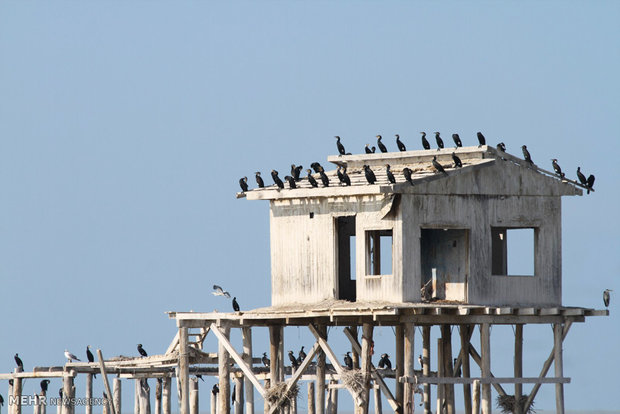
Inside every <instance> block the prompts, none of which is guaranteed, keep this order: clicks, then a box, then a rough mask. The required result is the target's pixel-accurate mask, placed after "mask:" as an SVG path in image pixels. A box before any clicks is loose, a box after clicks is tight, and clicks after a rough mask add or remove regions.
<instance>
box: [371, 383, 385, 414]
mask: <svg viewBox="0 0 620 414" xmlns="http://www.w3.org/2000/svg"><path fill="white" fill-rule="evenodd" d="M373 391H374V394H375V414H383V407H382V403H381V390H380V389H379V388H375V389H373Z"/></svg>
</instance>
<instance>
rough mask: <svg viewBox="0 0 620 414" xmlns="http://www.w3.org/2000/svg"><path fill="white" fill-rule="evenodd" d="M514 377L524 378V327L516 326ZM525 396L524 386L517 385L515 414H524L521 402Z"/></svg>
mask: <svg viewBox="0 0 620 414" xmlns="http://www.w3.org/2000/svg"><path fill="white" fill-rule="evenodd" d="M514 375H515V378H521V377H522V376H523V325H522V324H517V325H515V358H514ZM522 395H523V385H522V384H517V383H515V401H516V406H515V410H514V413H515V414H524V412H523V407H521V404H520V401H521V396H522Z"/></svg>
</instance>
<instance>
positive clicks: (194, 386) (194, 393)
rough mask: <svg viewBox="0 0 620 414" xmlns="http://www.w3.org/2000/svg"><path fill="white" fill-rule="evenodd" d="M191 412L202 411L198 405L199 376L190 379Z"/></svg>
mask: <svg viewBox="0 0 620 414" xmlns="http://www.w3.org/2000/svg"><path fill="white" fill-rule="evenodd" d="M189 413H190V414H199V413H200V411H199V406H198V378H191V379H190V380H189Z"/></svg>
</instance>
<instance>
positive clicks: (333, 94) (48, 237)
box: [0, 1, 620, 409]
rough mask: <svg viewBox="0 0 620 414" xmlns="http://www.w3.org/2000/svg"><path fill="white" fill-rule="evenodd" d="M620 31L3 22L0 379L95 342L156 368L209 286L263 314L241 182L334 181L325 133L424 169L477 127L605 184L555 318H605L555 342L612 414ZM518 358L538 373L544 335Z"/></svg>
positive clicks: (592, 11)
mask: <svg viewBox="0 0 620 414" xmlns="http://www.w3.org/2000/svg"><path fill="white" fill-rule="evenodd" d="M618 21H620V3H618V2H611V1H599V2H587V1H582V2H579V1H572V2H556V1H545V2H538V1H536V2H534V1H525V2H515V1H504V2H494V1H461V2H450V1H447V2H430V1H425V2H395V1H392V2H370V1H366V2H281V1H280V2H261V3H258V2H196V1H186V2H164V1H126V2H120V1H116V2H102V1H101V2H95V1H83V2H78V1H57V2H53V3H52V2H34V1H32V2H23V1H0V189H1V191H2V197H1V201H0V212H1V214H0V312H1V313H2V328H1V329H2V332H1V333H0V371H1V372H7V371H9V370H12V368H13V366H14V364H13V354H14V353H15V352H19V353H20V355H21V356H22V357H23V360H24V362H25V364H26V367H27V368H28V369H30V368H31V367H32V366H33V365H48V364H61V363H63V360H64V359H63V350H64V349H65V348H69V349H70V350H71V351H72V352H74V353H76V354H79V355H80V356H81V355H83V354H84V347H85V346H86V345H87V344H90V345H92V346H93V347H95V348H101V349H102V350H103V352H104V355H106V356H113V355H118V354H125V355H133V354H135V353H136V350H135V347H136V344H137V343H139V342H140V343H142V344H144V346H145V348H146V349H147V351H149V352H150V353H160V352H163V351H164V350H165V349H166V347H167V346H168V343H169V341H170V340H171V339H172V336H173V335H174V333H175V325H174V323H173V322H172V321H170V320H168V319H167V316H166V315H165V314H164V312H165V311H167V310H190V309H193V310H195V311H211V310H213V309H216V308H217V309H219V310H226V311H228V310H230V309H229V307H230V304H229V303H228V302H224V301H222V300H221V299H219V298H215V297H213V296H212V295H211V294H210V293H209V292H210V286H211V285H212V284H213V283H214V282H220V283H221V284H223V285H224V286H225V287H226V288H227V289H229V290H231V291H232V292H233V293H234V294H235V295H236V296H237V297H238V299H239V302H240V303H241V306H242V307H243V308H246V309H248V308H254V307H260V306H266V305H268V304H269V294H270V288H269V286H270V285H269V271H270V263H269V232H268V230H269V222H268V205H267V203H265V202H248V201H246V200H236V199H235V198H234V194H235V192H236V191H237V189H238V184H237V180H238V179H239V177H241V176H243V175H248V176H250V175H251V174H252V173H253V172H254V171H257V170H262V171H264V172H267V171H269V170H271V169H272V168H276V169H280V170H281V171H285V170H287V167H288V166H289V165H290V164H291V163H296V164H300V163H301V164H303V165H308V164H309V163H310V162H312V161H320V162H325V161H326V157H327V155H328V154H334V153H335V151H336V148H335V145H334V139H333V138H332V137H333V135H340V136H341V137H342V138H343V142H344V143H345V145H346V146H347V149H348V150H349V151H353V152H361V151H362V149H363V146H364V144H365V143H366V142H371V141H372V139H373V138H372V137H374V136H375V135H376V134H378V133H381V134H383V135H385V136H387V137H391V136H393V134H395V133H399V134H400V135H401V137H402V138H403V140H404V141H405V143H406V144H407V146H408V147H412V148H419V146H420V145H419V134H418V131H423V130H425V131H435V130H438V131H442V132H443V133H444V135H445V136H448V137H449V134H450V133H452V132H459V133H460V135H461V138H462V139H463V140H464V142H465V144H466V145H467V144H473V143H475V135H474V134H475V132H476V131H479V130H480V131H483V132H484V134H485V135H486V137H487V140H488V141H489V143H491V144H493V145H494V144H496V143H497V142H499V141H504V142H505V143H506V145H507V147H508V151H509V152H511V153H513V154H517V155H519V154H520V151H519V147H520V146H521V145H522V144H527V146H528V148H529V149H530V151H531V153H532V157H533V159H534V161H535V162H537V163H539V164H540V165H541V166H543V167H544V168H550V161H549V159H550V158H553V157H556V158H558V159H559V162H560V164H561V166H562V167H563V169H564V170H565V171H566V172H567V173H568V175H569V176H571V177H574V173H575V169H576V167H577V166H578V165H580V166H582V168H583V169H584V170H585V171H586V173H594V174H596V177H597V179H596V184H595V187H596V189H597V191H596V193H594V194H593V195H590V196H588V197H585V196H584V197H572V198H565V199H564V204H563V241H562V244H563V249H564V250H563V275H564V292H563V300H564V304H565V305H575V306H584V307H596V308H601V307H602V306H603V305H602V300H601V292H602V291H603V289H605V288H611V289H615V290H616V292H615V293H616V297H615V298H612V305H611V308H610V309H611V312H612V315H611V317H609V318H600V317H599V318H592V319H590V320H588V322H587V323H586V324H577V325H576V326H574V327H573V329H572V331H571V333H570V334H569V336H568V339H567V341H566V342H565V346H564V352H565V353H564V357H565V367H564V372H565V375H567V376H570V377H572V378H573V381H572V383H571V384H569V385H567V386H566V401H567V406H568V407H569V408H572V409H588V408H598V409H613V408H617V402H618V396H617V390H618V383H619V381H618V378H617V372H618V369H619V368H620V357H618V353H617V352H618V344H620V322H619V319H618V317H617V316H616V315H617V309H618V304H619V303H620V283H618V277H619V276H620V259H619V257H620V254H619V253H620V243H619V238H618V234H619V233H620V228H619V226H618V222H619V220H618V204H619V202H620V197H619V195H618V181H619V178H620V174H619V167H618V154H619V152H620V151H619V150H620V148H619V147H620V146H619V144H618V143H619V139H618V133H619V131H620V116H619V115H620V83H619V81H618V74H620V25H619V24H618ZM614 183H615V184H614ZM616 298H617V299H616ZM287 335H288V337H290V340H289V342H288V343H287V348H291V349H298V347H299V345H300V344H302V343H304V344H310V337H309V335H308V334H307V333H306V332H305V330H298V329H297V328H295V329H294V330H293V329H292V330H290V332H289V331H287ZM390 335H391V333H390V332H388V331H381V332H379V333H378V337H379V339H378V346H380V345H381V343H382V342H381V341H382V340H385V341H387V340H388V339H389V336H390ZM492 336H493V347H494V348H500V349H501V347H502V346H509V347H510V346H512V345H511V344H512V337H511V336H512V331H511V330H510V328H506V329H502V328H500V327H497V328H495V329H494V330H493V332H492ZM382 337H383V338H384V339H381V338H382ZM525 340H526V341H525V352H526V361H525V372H524V374H525V375H526V376H536V375H538V372H539V369H540V366H541V365H542V361H543V360H544V359H545V358H546V356H547V355H548V352H549V350H550V346H551V330H550V329H549V328H548V327H547V326H545V327H543V328H541V329H535V328H530V327H527V328H526V329H525ZM257 341H258V339H257ZM263 343H264V345H265V347H264V348H265V350H266V342H263ZM341 344H342V347H341V348H342V351H343V352H344V341H343V342H341ZM210 346H213V344H211V345H210ZM386 346H387V345H386ZM418 349H419V347H418ZM255 350H256V352H257V353H259V352H262V351H263V349H262V348H261V345H260V344H257V345H255ZM494 358H495V357H494ZM492 364H493V365H492V367H493V371H494V373H495V375H498V376H502V375H508V374H509V373H510V370H511V366H512V359H511V358H510V357H506V358H503V359H500V358H496V359H494V360H493V362H492ZM210 385H211V383H209V384H208V386H209V387H210ZM56 386H58V387H59V386H60V385H59V383H58V381H57V380H56V382H54V383H52V385H51V386H50V387H52V389H56ZM36 387H38V381H29V382H28V383H27V384H26V391H31V390H34V389H35V388H36ZM126 389H127V390H128V392H129V391H130V389H131V386H126ZM553 391H554V390H553V387H552V386H543V388H542V391H541V393H540V394H539V397H538V399H537V407H538V408H553V407H554V392H553ZM0 393H2V394H3V395H4V396H5V399H6V382H5V381H2V382H0ZM347 398H348V397H347ZM126 401H127V402H126V403H125V405H126V407H129V406H130V405H131V404H130V401H131V400H126ZM127 404H129V405H127Z"/></svg>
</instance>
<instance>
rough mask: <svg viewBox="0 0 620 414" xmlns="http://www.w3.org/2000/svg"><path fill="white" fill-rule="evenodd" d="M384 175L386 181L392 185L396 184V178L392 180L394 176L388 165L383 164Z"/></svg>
mask: <svg viewBox="0 0 620 414" xmlns="http://www.w3.org/2000/svg"><path fill="white" fill-rule="evenodd" d="M385 174H386V175H387V179H388V181H389V182H391V183H392V184H396V178H394V174H392V171H390V164H385Z"/></svg>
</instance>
